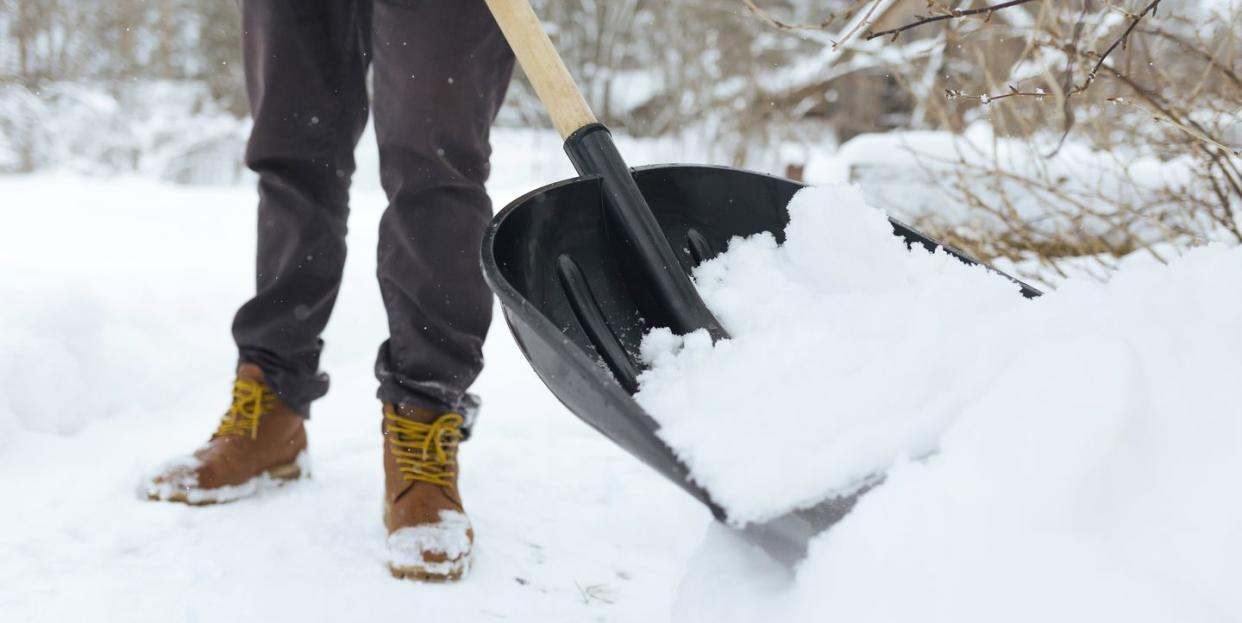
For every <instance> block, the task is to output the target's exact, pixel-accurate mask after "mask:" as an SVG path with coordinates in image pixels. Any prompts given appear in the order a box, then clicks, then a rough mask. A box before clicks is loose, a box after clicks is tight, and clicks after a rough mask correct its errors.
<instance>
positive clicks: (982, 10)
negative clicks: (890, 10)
mask: <svg viewBox="0 0 1242 623" xmlns="http://www.w3.org/2000/svg"><path fill="white" fill-rule="evenodd" d="M1028 2H1034V0H1009V1H1008V2H1000V3H997V4H993V5H990V6H985V7H979V8H977V9H949V12H948V13H945V14H944V15H933V16H929V17H923V18H919V19H917V20H915V21H913V22H910V23H909V24H906V25H904V26H898V27H896V28H890V29H888V30H881V31H880V32H870V33H867V36H866V37H864V40H866V41H870V40H872V39H875V38H878V37H886V36H889V35H892V37H893V39H894V40H896V39H897V35H900V34H901V33H903V32H905V31H907V30H910V29H912V28H918V27H919V26H923V25H925V24H931V23H932V22H939V21H943V20H946V19H957V18H960V17H969V16H971V15H983V14H987V18H985V21H986V20H987V19H991V18H992V13H994V12H996V11H1000V10H1002V9H1008V8H1009V7H1015V6H1018V5H1020V4H1026V3H1028Z"/></svg>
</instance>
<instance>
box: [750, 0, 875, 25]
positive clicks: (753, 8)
mask: <svg viewBox="0 0 1242 623" xmlns="http://www.w3.org/2000/svg"><path fill="white" fill-rule="evenodd" d="M868 1H869V0H854V2H853V3H851V4H850V6H849V7H848V8H846V9H845V11H844V12H843V13H840V14H838V13H829V14H828V17H825V18H824V19H822V20H820V21H818V22H803V23H793V22H786V21H783V20H779V19H776V18H775V17H773V16H772V14H771V13H769V12H767V11H766V10H765V9H761V8H759V6H758V5H756V4H755V2H754V0H742V3H743V4H745V5H746V9H747V10H749V11H750V12H751V13H754V14H755V16H756V17H758V18H759V19H761V20H763V21H764V22H766V23H767V24H768V25H769V26H772V27H773V28H779V29H781V30H826V29H827V28H828V27H829V26H831V25H833V24H834V23H836V21H837V19H838V18H841V17H847V18H848V17H850V16H851V15H853V14H854V11H855V10H857V9H858V7H859V6H861V5H863V4H865V3H866V2H868Z"/></svg>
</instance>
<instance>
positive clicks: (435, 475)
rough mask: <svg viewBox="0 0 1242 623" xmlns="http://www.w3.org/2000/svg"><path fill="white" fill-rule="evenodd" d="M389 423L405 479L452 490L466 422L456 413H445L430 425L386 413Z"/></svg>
mask: <svg viewBox="0 0 1242 623" xmlns="http://www.w3.org/2000/svg"><path fill="white" fill-rule="evenodd" d="M384 419H385V420H387V421H388V443H389V444H391V445H392V454H393V456H394V457H396V459H397V465H399V466H400V467H399V469H400V470H401V474H402V478H403V479H405V480H419V481H422V482H429V483H431V484H433V485H440V486H442V487H450V486H452V485H453V478H454V477H456V476H457V473H456V472H455V471H453V468H454V467H455V466H456V464H457V444H459V443H461V440H462V432H461V426H462V424H464V423H465V421H466V419H465V418H464V417H462V416H461V415H460V414H457V413H445V414H444V415H441V416H440V417H439V418H437V419H436V421H435V422H432V423H431V424H423V423H422V422H415V421H414V420H411V419H408V418H403V417H401V416H399V415H397V414H396V413H393V412H392V411H385V412H384Z"/></svg>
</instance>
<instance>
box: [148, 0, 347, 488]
mask: <svg viewBox="0 0 1242 623" xmlns="http://www.w3.org/2000/svg"><path fill="white" fill-rule="evenodd" d="M369 10H370V4H369V1H362V0H359V1H355V0H246V1H245V2H244V3H243V4H242V15H243V18H242V21H243V30H244V32H245V59H246V87H247V89H248V91H249V95H250V104H251V110H252V112H253V114H254V129H253V130H252V132H251V136H250V143H249V145H248V147H247V150H246V163H247V164H248V165H249V166H250V168H252V169H254V170H255V171H256V172H258V173H259V253H258V274H257V277H258V292H257V293H256V295H255V298H254V299H253V300H251V301H250V302H248V303H246V304H245V305H243V306H242V308H241V309H240V310H239V311H238V312H237V316H236V318H235V320H234V324H233V335H234V337H235V338H236V340H237V346H238V350H239V351H240V359H241V361H240V363H239V364H238V367H237V379H236V380H235V381H234V384H233V404H232V406H230V407H229V410H228V411H227V412H226V413H225V415H224V417H223V418H222V419H221V421H220V424H219V425H218V426H217V428H216V431H215V433H214V434H212V436H211V438H210V439H209V440H208V441H207V443H205V444H203V445H202V446H200V447H199V448H198V449H197V450H195V451H194V453H193V454H191V455H190V456H186V457H181V458H178V459H176V460H174V461H171V462H170V463H168V464H166V465H165V466H163V467H162V468H160V469H159V470H158V471H157V472H156V473H155V474H153V475H152V476H151V477H150V478H149V479H148V480H147V482H146V485H145V489H146V495H147V497H148V498H150V499H152V500H165V501H173V502H184V503H187V504H212V503H218V502H230V501H233V500H236V499H240V498H243V497H248V496H251V495H255V494H258V493H260V492H261V491H263V490H265V489H268V488H271V487H274V486H279V485H281V484H283V483H286V482H289V481H291V480H296V479H300V478H303V477H305V476H307V475H308V474H309V462H308V459H307V452H306V447H307V440H306V430H305V427H304V424H303V422H304V419H305V415H306V414H307V408H308V406H309V403H310V401H311V400H313V399H314V398H317V397H319V396H321V395H322V394H323V393H324V391H325V390H326V389H327V379H326V377H322V376H321V375H319V373H318V365H319V364H318V360H319V349H320V342H319V333H320V331H322V330H323V327H324V324H325V323H326V322H327V320H328V314H329V313H330V312H331V310H332V303H333V301H334V299H335V298H336V292H337V288H338V287H339V284H340V278H341V268H342V264H343V262H344V260H345V217H346V213H347V211H348V208H347V201H348V193H349V175H350V173H352V172H353V168H354V164H353V147H354V144H355V143H356V142H357V140H358V135H359V134H360V133H361V131H362V127H363V124H365V123H366V116H367V106H366V88H365V83H364V81H363V77H364V75H365V72H366V66H367V60H368V56H367V54H368V52H367V38H368V37H369V35H370V12H369ZM363 27H365V28H363Z"/></svg>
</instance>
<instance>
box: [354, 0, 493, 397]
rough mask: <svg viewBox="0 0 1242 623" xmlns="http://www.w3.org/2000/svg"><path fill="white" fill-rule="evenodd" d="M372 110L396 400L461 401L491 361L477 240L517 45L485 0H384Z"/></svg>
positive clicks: (381, 359)
mask: <svg viewBox="0 0 1242 623" xmlns="http://www.w3.org/2000/svg"><path fill="white" fill-rule="evenodd" d="M374 25H375V27H374V34H373V37H374V39H373V46H372V47H373V50H374V110H375V130H376V135H377V136H378V139H379V148H380V169H381V175H382V181H383V185H384V189H385V190H386V191H387V193H388V197H389V207H388V210H387V211H386V212H385V213H384V216H383V219H382V221H381V224H380V233H379V249H378V260H379V263H378V269H377V272H378V278H379V284H380V291H381V293H382V295H383V298H384V305H385V307H386V309H387V311H388V326H389V336H390V337H389V339H388V341H386V342H385V343H384V344H383V345H382V346H381V347H380V351H379V356H378V358H377V361H376V366H375V372H376V376H377V377H378V378H379V381H380V389H379V397H380V398H381V399H382V400H383V401H385V402H388V403H393V404H403V405H418V406H422V407H427V408H430V409H434V410H451V409H459V408H461V402H462V400H463V397H464V396H465V392H466V389H467V388H468V387H469V386H470V384H471V383H472V382H473V381H474V379H475V377H477V376H478V374H479V371H480V370H481V369H482V367H483V353H482V348H483V340H484V337H485V336H486V335H487V329H488V326H489V325H490V323H491V318H492V295H491V292H490V291H489V290H488V288H487V285H486V284H485V283H484V281H483V274H482V270H481V269H480V267H479V246H480V243H481V242H482V238H483V231H484V229H485V228H486V226H487V222H488V220H489V218H490V217H491V213H492V205H491V201H490V200H489V199H488V196H487V192H486V191H485V190H484V187H483V183H484V182H485V181H486V180H487V176H488V157H489V156H490V154H491V147H490V145H489V144H488V134H489V129H490V127H491V124H492V121H493V120H494V119H495V117H496V113H497V111H498V110H499V108H500V104H501V102H502V100H503V99H504V94H505V90H506V88H507V87H508V84H509V78H510V76H511V75H512V73H513V55H512V52H510V50H509V46H508V44H507V43H506V42H505V40H504V37H503V36H502V35H501V33H500V30H499V28H498V27H497V26H496V23H495V21H494V20H493V19H492V16H491V13H489V12H488V9H487V6H486V4H485V3H484V2H483V0H457V1H455V2H438V1H433V0H376V3H375V16H374Z"/></svg>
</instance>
